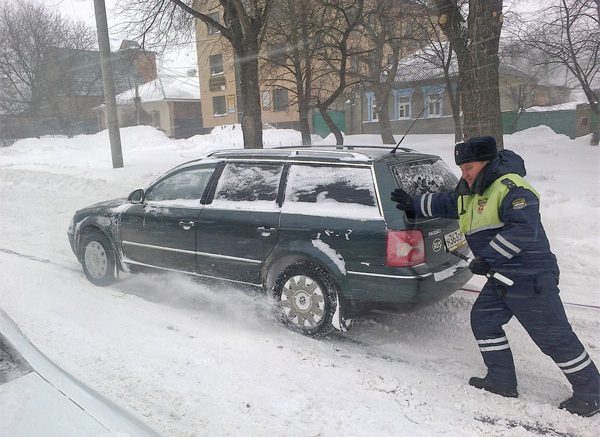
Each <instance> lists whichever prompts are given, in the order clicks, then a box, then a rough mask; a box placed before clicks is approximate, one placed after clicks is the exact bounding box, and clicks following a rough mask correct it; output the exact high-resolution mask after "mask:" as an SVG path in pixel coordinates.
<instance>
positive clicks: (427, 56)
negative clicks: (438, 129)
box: [408, 0, 464, 142]
mask: <svg viewBox="0 0 600 437" xmlns="http://www.w3.org/2000/svg"><path fill="white" fill-rule="evenodd" d="M417 3H418V4H420V5H421V6H422V7H423V8H424V9H423V10H417V11H415V12H414V13H411V14H409V15H408V18H409V20H410V23H411V27H412V29H414V33H413V41H414V42H415V43H416V44H418V46H419V48H420V50H419V51H418V52H416V53H415V54H414V56H416V57H418V58H420V59H421V60H422V61H423V62H424V63H425V64H426V65H427V64H429V66H430V67H429V68H435V69H436V70H439V71H441V72H442V75H443V77H444V84H445V87H446V90H445V94H446V95H447V96H448V101H449V103H450V108H451V110H452V118H453V120H454V141H455V142H460V141H463V140H464V135H463V128H462V120H461V107H460V97H459V84H458V83H457V82H456V76H457V67H456V65H457V63H456V55H455V54H454V50H453V47H452V42H449V41H448V40H447V39H446V38H445V37H444V35H443V32H442V31H441V29H440V27H439V25H438V20H437V18H438V17H437V14H436V13H435V10H434V9H432V7H431V5H430V3H431V2H430V1H428V0H418V2H417ZM426 65H424V68H427V66H426Z"/></svg>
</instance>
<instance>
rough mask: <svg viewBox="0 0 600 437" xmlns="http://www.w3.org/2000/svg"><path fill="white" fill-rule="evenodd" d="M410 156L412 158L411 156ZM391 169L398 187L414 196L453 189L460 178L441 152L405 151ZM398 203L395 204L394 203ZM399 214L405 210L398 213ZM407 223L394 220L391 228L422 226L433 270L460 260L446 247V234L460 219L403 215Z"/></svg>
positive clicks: (464, 251)
mask: <svg viewBox="0 0 600 437" xmlns="http://www.w3.org/2000/svg"><path fill="white" fill-rule="evenodd" d="M407 158H408V159H407ZM390 170H391V173H392V175H393V179H394V181H395V184H396V187H397V188H401V189H403V190H404V191H406V192H407V193H408V194H410V195H411V196H416V195H418V194H423V193H439V192H444V191H452V190H454V188H455V187H456V184H457V183H458V180H457V178H456V176H455V175H454V174H453V173H452V171H451V170H450V169H449V168H448V166H447V165H446V163H445V162H444V161H442V160H441V159H440V158H439V157H437V156H432V155H417V154H415V155H413V159H410V158H409V157H408V156H406V155H405V157H404V159H399V160H397V161H395V162H393V161H392V163H391V165H390ZM392 203H393V202H392ZM394 206H395V205H394ZM394 215H395V216H396V217H397V216H398V215H400V216H403V215H402V214H398V211H397V210H396V213H395V214H394ZM402 219H403V223H398V222H397V221H395V223H390V222H389V221H388V225H390V228H391V230H395V229H409V230H420V231H421V232H422V234H423V244H424V249H425V263H426V264H427V265H428V266H429V268H430V269H431V271H434V272H436V271H439V270H440V269H443V268H446V267H448V266H451V265H455V264H457V263H458V262H459V259H458V258H457V257H456V256H454V255H452V254H450V253H448V252H447V251H446V250H445V240H444V236H446V235H448V234H451V233H453V232H455V231H457V230H458V221H457V220H454V219H445V218H431V217H426V218H416V219H415V218H410V217H408V216H403V217H402ZM461 252H463V253H467V252H468V249H467V248H466V246H465V247H463V248H462V249H461Z"/></svg>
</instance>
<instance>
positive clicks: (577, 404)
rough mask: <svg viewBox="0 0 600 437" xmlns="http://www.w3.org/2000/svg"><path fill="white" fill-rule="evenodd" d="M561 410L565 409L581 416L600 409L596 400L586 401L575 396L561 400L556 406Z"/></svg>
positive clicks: (591, 413)
mask: <svg viewBox="0 0 600 437" xmlns="http://www.w3.org/2000/svg"><path fill="white" fill-rule="evenodd" d="M558 408H560V409H561V410H567V411H568V412H569V413H571V414H577V415H579V416H583V417H590V416H593V415H594V414H596V413H597V412H598V411H600V407H599V406H598V401H591V402H586V401H583V400H581V399H578V398H576V397H575V396H573V397H571V398H569V399H567V400H566V401H562V402H561V403H560V405H559V406H558Z"/></svg>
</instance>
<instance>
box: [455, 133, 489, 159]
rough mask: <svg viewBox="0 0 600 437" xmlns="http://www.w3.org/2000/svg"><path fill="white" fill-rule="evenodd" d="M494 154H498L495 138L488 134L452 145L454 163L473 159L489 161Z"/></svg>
mask: <svg viewBox="0 0 600 437" xmlns="http://www.w3.org/2000/svg"><path fill="white" fill-rule="evenodd" d="M496 155H498V150H497V149H496V139H495V138H494V137H492V136H489V135H486V136H483V137H473V138H469V139H468V140H467V141H465V142H464V143H458V144H457V145H456V146H454V161H455V162H456V165H461V164H464V163H465V162H473V161H491V160H492V159H494V158H495V157H496Z"/></svg>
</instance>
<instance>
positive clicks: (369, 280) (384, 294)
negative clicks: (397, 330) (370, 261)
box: [344, 261, 473, 316]
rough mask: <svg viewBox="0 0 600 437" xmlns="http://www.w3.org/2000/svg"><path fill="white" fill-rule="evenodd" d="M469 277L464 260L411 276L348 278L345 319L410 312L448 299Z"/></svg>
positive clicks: (361, 276)
mask: <svg viewBox="0 0 600 437" xmlns="http://www.w3.org/2000/svg"><path fill="white" fill-rule="evenodd" d="M349 274H350V272H349ZM472 276H473V274H472V273H471V271H470V270H469V269H468V268H467V263H466V262H464V261H461V262H459V263H457V264H455V265H452V266H447V267H445V268H442V269H440V270H438V271H435V272H431V273H426V274H421V275H415V276H413V277H402V276H393V275H378V276H371V275H369V276H365V275H352V278H351V280H350V281H349V282H350V284H351V292H350V293H347V294H345V300H346V305H345V311H344V313H345V315H347V316H348V315H359V314H364V313H368V312H373V311H378V312H381V311H383V312H394V313H403V312H410V311H414V310H416V309H419V308H422V307H424V306H427V305H431V304H433V303H435V302H437V301H439V300H442V299H444V298H446V297H448V296H449V295H451V294H452V293H454V292H455V291H456V290H458V289H460V288H461V287H463V286H464V285H465V284H466V283H467V282H468V281H469V279H471V277H472Z"/></svg>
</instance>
